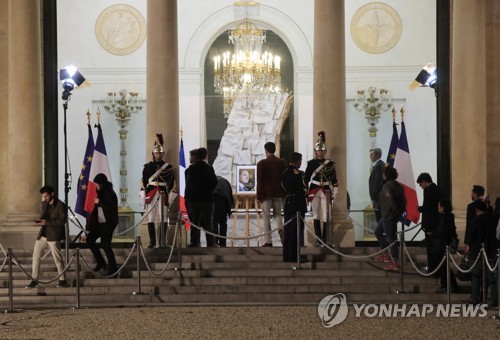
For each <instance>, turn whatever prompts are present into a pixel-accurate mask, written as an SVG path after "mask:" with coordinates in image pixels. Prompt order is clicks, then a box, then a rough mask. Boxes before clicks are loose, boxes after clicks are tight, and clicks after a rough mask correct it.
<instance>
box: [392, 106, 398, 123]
mask: <svg viewBox="0 0 500 340" xmlns="http://www.w3.org/2000/svg"><path fill="white" fill-rule="evenodd" d="M396 112H397V111H396V107H394V106H393V107H392V122H393V123H395V122H396Z"/></svg>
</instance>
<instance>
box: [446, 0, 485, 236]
mask: <svg viewBox="0 0 500 340" xmlns="http://www.w3.org/2000/svg"><path fill="white" fill-rule="evenodd" d="M485 10H486V6H485V2H484V1H467V0H458V1H454V4H453V13H452V23H453V27H452V37H453V41H452V46H453V47H452V48H453V50H452V54H451V55H452V68H451V72H452V76H451V79H452V80H451V81H452V83H451V89H452V93H451V112H452V121H451V145H452V150H451V168H452V181H451V185H452V202H453V205H454V208H455V213H456V216H457V226H458V227H459V231H460V230H462V231H463V227H464V225H465V221H464V217H465V208H466V206H467V204H468V203H469V202H470V192H471V189H472V185H474V184H480V185H483V186H486V184H487V182H486V179H487V177H486V173H487V168H486V165H487V162H486V116H487V115H486V109H487V108H486V82H485V77H486V68H485V64H486V54H485V46H486V41H485V15H486V12H485ZM462 239H463V238H462Z"/></svg>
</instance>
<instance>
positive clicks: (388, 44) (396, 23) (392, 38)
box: [351, 2, 401, 54]
mask: <svg viewBox="0 0 500 340" xmlns="http://www.w3.org/2000/svg"><path fill="white" fill-rule="evenodd" d="M351 36H352V40H354V43H356V45H357V46H358V47H359V48H360V49H362V50H363V51H365V52H368V53H372V54H376V53H384V52H386V51H389V50H390V49H391V48H393V47H394V46H395V45H396V44H397V43H398V41H399V38H400V37H401V18H400V17H399V14H398V12H396V10H395V9H394V8H392V7H391V6H389V5H387V4H384V3H382V2H370V3H368V4H366V5H364V6H362V7H360V8H359V9H358V10H357V11H356V13H355V14H354V16H353V17H352V20H351Z"/></svg>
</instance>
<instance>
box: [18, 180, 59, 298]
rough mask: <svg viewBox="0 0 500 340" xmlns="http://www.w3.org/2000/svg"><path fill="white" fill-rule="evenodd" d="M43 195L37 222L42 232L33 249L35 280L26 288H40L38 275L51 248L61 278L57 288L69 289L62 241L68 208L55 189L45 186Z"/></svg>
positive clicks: (42, 190)
mask: <svg viewBox="0 0 500 340" xmlns="http://www.w3.org/2000/svg"><path fill="white" fill-rule="evenodd" d="M40 194H41V195H42V200H43V203H42V214H41V215H40V218H39V219H38V220H37V221H36V224H37V225H39V226H40V231H39V232H38V236H37V238H36V242H35V248H34V249H33V265H32V267H31V268H32V269H31V276H32V277H33V280H32V281H31V282H30V283H29V284H28V285H27V286H26V288H28V289H30V288H35V287H37V286H38V282H37V280H38V274H39V271H40V262H41V261H42V256H43V255H44V253H45V250H46V249H47V248H50V253H51V254H52V257H53V258H54V262H55V264H56V267H57V273H58V274H59V275H60V276H59V284H58V285H57V287H68V283H67V282H66V277H65V274H64V265H63V260H62V256H61V240H62V239H64V237H65V228H64V225H65V224H66V206H65V205H64V203H63V202H62V201H61V200H59V199H58V198H57V197H56V194H55V192H54V188H52V187H51V186H48V185H46V186H44V187H42V188H41V189H40Z"/></svg>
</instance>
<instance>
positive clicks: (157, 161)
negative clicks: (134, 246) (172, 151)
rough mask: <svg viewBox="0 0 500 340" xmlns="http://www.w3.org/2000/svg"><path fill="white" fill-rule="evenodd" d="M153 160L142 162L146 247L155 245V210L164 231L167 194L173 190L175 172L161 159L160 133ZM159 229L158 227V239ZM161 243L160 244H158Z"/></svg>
mask: <svg viewBox="0 0 500 340" xmlns="http://www.w3.org/2000/svg"><path fill="white" fill-rule="evenodd" d="M152 155H153V161H151V162H149V163H146V164H144V169H143V170H142V181H141V182H142V183H141V185H142V189H143V190H144V191H145V192H144V196H145V204H146V212H149V216H148V232H149V246H148V248H154V247H155V246H156V233H155V223H154V222H155V217H156V211H158V213H159V215H160V225H162V226H163V228H164V230H165V232H166V227H167V222H168V217H167V209H168V204H169V203H168V201H169V195H170V194H171V193H173V192H175V190H176V187H175V172H174V168H173V167H172V165H171V164H169V163H167V162H165V161H164V160H163V156H164V155H165V151H164V150H163V136H162V135H161V134H156V141H155V144H154V146H153V150H152ZM160 192H163V202H158V205H155V203H156V202H157V200H158V199H159V196H160ZM158 206H160V207H162V208H163V214H162V213H161V211H160V209H156V208H157V207H158ZM161 216H163V221H161ZM160 235H161V229H160V228H158V239H160ZM160 245H161V244H160Z"/></svg>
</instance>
